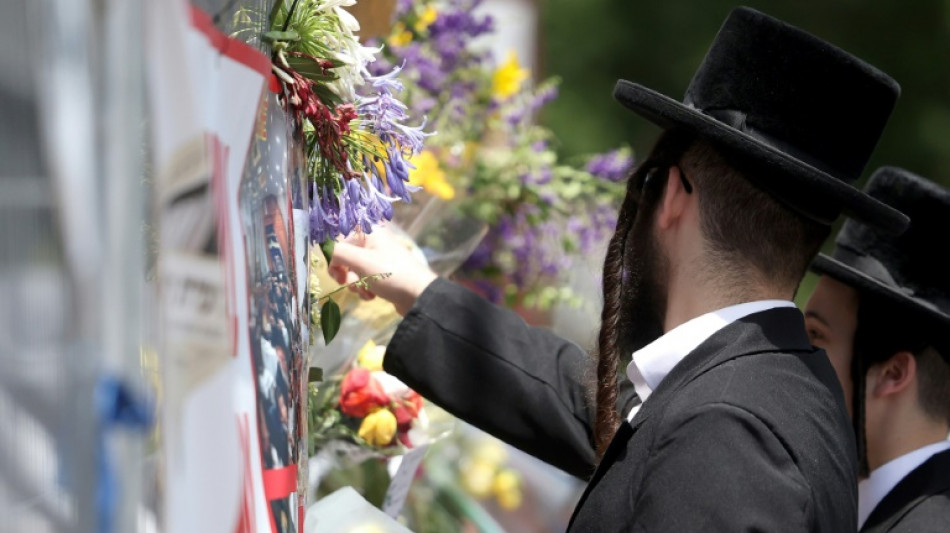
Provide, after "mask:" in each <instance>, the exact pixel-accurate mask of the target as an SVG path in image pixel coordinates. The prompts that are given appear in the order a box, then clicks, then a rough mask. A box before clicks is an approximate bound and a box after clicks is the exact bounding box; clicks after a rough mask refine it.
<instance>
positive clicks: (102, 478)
mask: <svg viewBox="0 0 950 533" xmlns="http://www.w3.org/2000/svg"><path fill="white" fill-rule="evenodd" d="M95 402H96V412H97V414H98V418H99V431H98V435H97V439H98V440H97V443H96V445H97V448H96V455H97V463H98V470H99V476H98V477H99V479H98V486H97V487H96V510H97V514H98V521H97V523H98V527H97V531H98V532H99V533H113V531H115V516H116V508H117V507H118V502H119V495H120V489H121V487H120V484H119V479H118V476H117V475H116V470H115V465H114V464H113V463H112V460H111V455H110V451H109V449H108V448H109V445H108V441H107V438H108V435H109V433H111V432H113V431H115V430H116V429H126V430H131V431H136V432H141V433H145V432H147V431H148V430H149V429H151V427H152V424H153V423H154V408H153V406H152V404H151V402H149V401H147V400H146V399H144V398H141V397H138V396H137V395H136V394H134V393H133V392H132V390H131V388H130V387H128V385H126V384H125V383H123V382H122V381H121V380H120V379H118V378H116V377H113V376H105V377H103V378H101V379H100V380H99V383H98V384H97V385H96V397H95Z"/></svg>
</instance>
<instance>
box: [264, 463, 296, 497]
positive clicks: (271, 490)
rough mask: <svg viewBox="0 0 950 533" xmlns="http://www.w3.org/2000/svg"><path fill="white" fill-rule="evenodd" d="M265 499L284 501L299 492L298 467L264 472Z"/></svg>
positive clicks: (286, 467) (291, 466)
mask: <svg viewBox="0 0 950 533" xmlns="http://www.w3.org/2000/svg"><path fill="white" fill-rule="evenodd" d="M263 477H264V497H265V498H267V501H272V500H282V499H284V498H286V497H287V496H290V495H291V494H292V493H294V492H296V491H297V465H295V464H294V465H289V466H285V467H283V468H274V469H271V470H264V473H263Z"/></svg>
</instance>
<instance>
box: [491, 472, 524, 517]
mask: <svg viewBox="0 0 950 533" xmlns="http://www.w3.org/2000/svg"><path fill="white" fill-rule="evenodd" d="M492 492H493V493H494V494H495V498H496V499H497V500H498V505H500V506H501V508H502V509H505V510H507V511H512V510H514V509H517V508H518V506H520V505H521V479H520V478H519V477H518V474H517V473H516V472H515V471H514V470H511V469H509V468H506V469H504V470H502V471H500V472H498V475H496V476H495V480H494V481H493V482H492Z"/></svg>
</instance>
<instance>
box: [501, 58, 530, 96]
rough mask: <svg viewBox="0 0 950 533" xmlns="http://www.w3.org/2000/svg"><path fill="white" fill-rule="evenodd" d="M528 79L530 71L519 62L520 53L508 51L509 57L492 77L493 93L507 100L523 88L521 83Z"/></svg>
mask: <svg viewBox="0 0 950 533" xmlns="http://www.w3.org/2000/svg"><path fill="white" fill-rule="evenodd" d="M527 79H528V71H527V70H526V69H523V68H521V65H519V64H518V55H517V54H516V53H514V52H508V59H506V60H505V62H504V63H502V65H501V67H499V68H498V70H496V71H495V76H494V78H492V93H493V94H494V95H495V96H496V97H497V98H498V99H500V100H507V99H508V98H511V97H512V96H514V95H515V94H517V92H518V91H520V90H521V84H522V83H524V81H525V80H527Z"/></svg>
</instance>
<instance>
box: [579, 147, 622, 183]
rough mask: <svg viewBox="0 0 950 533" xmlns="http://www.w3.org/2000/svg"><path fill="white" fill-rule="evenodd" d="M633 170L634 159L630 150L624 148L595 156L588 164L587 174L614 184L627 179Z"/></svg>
mask: <svg viewBox="0 0 950 533" xmlns="http://www.w3.org/2000/svg"><path fill="white" fill-rule="evenodd" d="M631 170H633V157H632V156H631V155H630V152H629V151H628V150H625V149H622V148H621V149H619V150H614V151H612V152H607V153H605V154H601V155H598V156H594V157H593V158H591V160H590V161H589V162H588V163H587V172H590V173H591V174H593V175H595V176H597V177H598V178H601V179H605V180H607V181H612V182H614V183H617V182H621V181H623V180H625V179H627V177H628V176H629V175H630V171H631Z"/></svg>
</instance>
